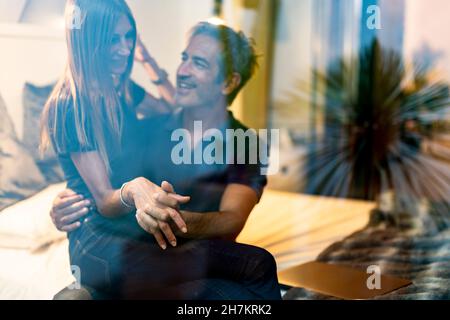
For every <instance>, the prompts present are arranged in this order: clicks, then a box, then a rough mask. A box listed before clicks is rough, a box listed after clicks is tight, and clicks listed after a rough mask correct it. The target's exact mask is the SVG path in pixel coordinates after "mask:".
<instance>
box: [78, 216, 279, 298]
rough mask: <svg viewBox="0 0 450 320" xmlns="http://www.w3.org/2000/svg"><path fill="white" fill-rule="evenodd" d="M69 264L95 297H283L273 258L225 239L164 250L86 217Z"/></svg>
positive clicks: (148, 240) (147, 239) (183, 243)
mask: <svg viewBox="0 0 450 320" xmlns="http://www.w3.org/2000/svg"><path fill="white" fill-rule="evenodd" d="M70 240H71V241H70V242H71V245H70V257H71V264H72V265H76V266H78V267H79V268H80V273H81V274H80V275H81V280H80V281H81V284H83V285H86V286H88V287H90V288H92V289H94V292H93V296H94V298H95V297H97V298H98V297H105V298H112V299H187V300H191V299H201V300H207V299H213V300H230V299H231V300H255V299H270V300H276V299H281V296H280V289H279V286H278V279H277V273H276V264H275V260H274V258H273V256H272V255H271V254H270V253H269V252H267V251H266V250H264V249H261V248H258V247H254V246H249V245H244V244H238V243H235V242H232V241H225V240H189V241H181V239H179V244H178V246H177V247H175V248H172V247H169V248H167V250H162V249H161V248H160V247H159V246H158V245H157V244H156V242H155V240H154V239H153V237H152V236H150V235H143V236H141V237H139V238H136V237H129V236H127V235H126V234H123V233H117V232H112V231H110V230H108V231H105V230H104V229H102V228H98V227H96V225H94V224H93V223H91V222H90V221H86V222H85V223H84V224H83V226H82V228H80V231H79V232H77V236H76V237H70Z"/></svg>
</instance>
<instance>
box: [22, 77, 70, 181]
mask: <svg viewBox="0 0 450 320" xmlns="http://www.w3.org/2000/svg"><path fill="white" fill-rule="evenodd" d="M53 88H54V84H50V85H48V86H44V87H38V86H35V85H33V84H30V83H25V87H24V89H23V110H24V123H23V144H24V145H25V147H26V148H27V149H28V150H29V152H30V154H31V155H32V157H33V159H34V160H35V162H36V164H37V165H38V167H39V169H40V170H41V172H42V173H43V175H44V176H45V178H46V181H47V183H48V184H52V183H58V182H62V181H63V180H64V174H63V171H62V169H61V167H60V166H59V162H58V159H57V157H56V154H55V152H54V151H53V149H52V148H51V147H50V149H49V150H48V151H46V152H45V154H44V155H41V154H40V152H39V142H40V141H39V140H40V118H41V114H42V111H43V109H44V106H45V103H46V102H47V99H48V97H49V95H50V94H51V92H52V90H53Z"/></svg>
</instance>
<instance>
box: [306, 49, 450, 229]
mask: <svg viewBox="0 0 450 320" xmlns="http://www.w3.org/2000/svg"><path fill="white" fill-rule="evenodd" d="M314 74H315V77H316V79H317V80H318V81H319V82H321V81H322V82H323V83H324V84H325V85H324V86H323V90H320V89H315V90H316V91H315V92H314V93H315V94H316V95H319V97H321V98H322V99H318V101H322V104H323V105H318V106H316V107H317V108H319V109H323V110H324V112H325V120H324V133H323V135H322V136H323V137H321V139H319V143H318V144H317V145H314V147H313V148H312V149H311V152H310V153H309V154H308V158H309V161H308V165H307V170H306V172H307V176H306V178H307V179H308V187H307V189H308V190H307V191H308V192H310V193H314V194H320V195H328V196H336V197H351V198H360V199H370V200H374V199H375V200H378V201H380V200H381V199H382V195H384V194H386V193H388V192H389V191H391V192H392V193H393V194H394V200H393V201H394V202H395V203H396V204H399V203H400V209H398V210H400V211H402V212H396V213H397V214H404V215H405V214H406V215H408V214H417V212H416V213H412V211H414V210H416V211H417V208H415V209H411V208H414V206H415V207H417V203H420V201H422V200H424V199H425V200H427V201H428V202H429V203H431V204H432V207H433V214H434V215H435V216H438V218H439V219H438V220H439V222H438V224H440V225H441V226H442V225H445V226H447V225H449V224H450V222H449V223H447V221H450V205H449V203H450V152H449V149H448V148H449V146H447V147H445V146H443V145H439V148H441V149H438V148H437V144H436V142H434V140H433V137H432V135H433V130H431V129H432V126H433V122H435V121H436V120H438V119H440V118H441V117H442V115H441V113H442V111H443V110H448V108H449V105H450V99H449V87H448V85H446V84H445V83H442V82H439V81H435V80H433V79H432V77H431V76H430V75H431V73H430V69H429V68H424V67H420V65H419V64H415V65H414V66H412V67H410V68H407V67H406V66H405V63H404V62H403V59H402V57H401V56H400V55H399V54H398V53H397V52H395V51H392V50H387V49H384V48H382V47H381V46H380V44H379V43H378V42H377V41H374V42H373V43H372V45H371V46H369V47H368V48H366V49H365V50H363V51H362V52H361V53H360V55H359V56H358V57H355V58H352V59H348V60H343V59H342V60H340V61H338V62H336V63H333V64H331V65H330V66H329V68H328V70H327V73H326V74H323V73H320V72H314ZM430 119H434V120H431V121H430ZM424 145H427V148H429V147H430V146H431V147H432V148H433V147H436V148H435V150H440V151H438V152H437V153H438V156H436V152H435V154H430V153H427V152H425V151H424V149H426V148H425V147H424ZM442 148H444V149H445V148H447V149H446V151H444V149H442ZM397 208H399V206H398V205H397ZM430 210H431V209H429V210H428V211H430Z"/></svg>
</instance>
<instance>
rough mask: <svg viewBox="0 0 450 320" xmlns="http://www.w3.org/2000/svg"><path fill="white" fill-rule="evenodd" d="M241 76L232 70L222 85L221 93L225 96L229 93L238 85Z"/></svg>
mask: <svg viewBox="0 0 450 320" xmlns="http://www.w3.org/2000/svg"><path fill="white" fill-rule="evenodd" d="M241 81H242V78H241V75H240V74H239V73H237V72H233V74H232V75H231V76H230V77H229V78H228V80H227V81H225V83H224V86H223V88H222V94H223V95H225V96H227V95H229V94H231V93H232V92H233V91H234V90H235V89H236V88H237V87H239V85H240V84H241Z"/></svg>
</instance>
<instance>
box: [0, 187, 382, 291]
mask: <svg viewBox="0 0 450 320" xmlns="http://www.w3.org/2000/svg"><path fill="white" fill-rule="evenodd" d="M64 187H65V184H64V183H60V184H53V185H50V186H48V187H47V188H45V189H44V190H42V191H41V192H39V193H37V194H35V195H34V196H31V197H30V198H28V199H26V200H23V201H20V202H18V203H16V204H15V205H13V206H10V207H8V208H6V209H4V210H3V211H0V261H1V262H2V263H1V264H0V299H33V300H34V299H42V300H46V299H52V297H53V296H54V295H55V294H56V293H57V292H58V291H59V290H61V289H62V288H64V287H66V286H67V285H69V284H71V283H72V282H73V281H74V277H73V276H72V273H71V269H70V263H69V256H68V241H67V239H66V236H65V234H64V233H61V232H59V231H57V230H56V229H55V228H54V226H53V225H52V223H51V219H50V217H49V214H48V213H49V209H50V206H51V202H52V199H53V197H54V196H56V194H57V193H58V192H59V191H61V190H63V189H64ZM373 206H374V204H373V203H370V202H362V201H350V200H339V199H329V198H321V197H315V196H306V195H301V194H293V193H287V192H280V191H274V190H267V191H266V192H265V193H264V196H263V198H262V199H261V202H260V203H259V204H258V206H257V207H256V208H255V210H254V211H253V212H252V214H251V216H250V218H249V220H248V223H247V224H246V226H245V228H244V230H243V231H242V233H241V234H240V236H239V238H238V241H239V242H243V243H249V244H254V245H258V246H261V247H264V248H266V249H267V250H269V251H270V252H271V253H272V254H273V255H274V256H275V258H276V261H277V264H278V269H279V270H283V269H285V268H288V267H290V266H293V265H296V264H299V263H303V262H306V261H310V260H314V259H315V258H316V257H317V255H318V254H319V253H320V252H321V251H322V250H324V249H325V248H326V247H328V246H329V245H331V244H332V243H334V242H336V241H339V240H342V239H343V238H344V237H345V236H346V235H348V234H350V233H352V232H354V231H356V230H359V229H361V228H362V227H364V225H366V224H367V220H368V215H369V212H370V211H371V209H372V208H373Z"/></svg>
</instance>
